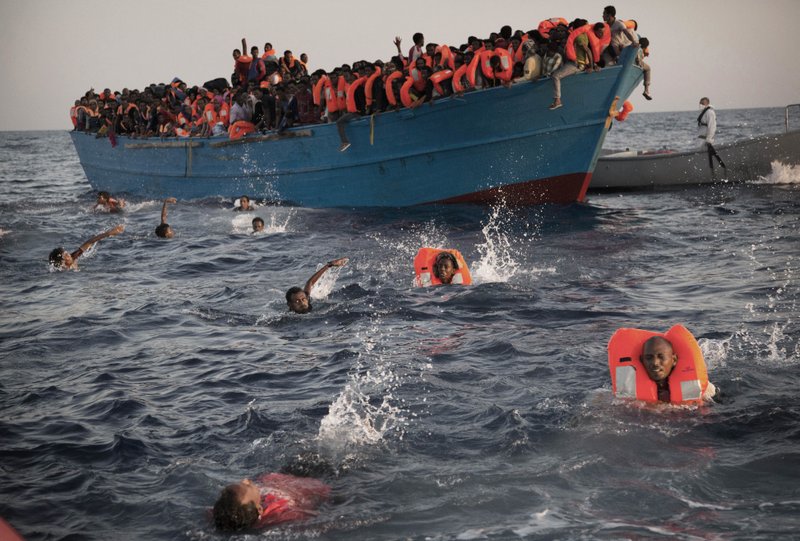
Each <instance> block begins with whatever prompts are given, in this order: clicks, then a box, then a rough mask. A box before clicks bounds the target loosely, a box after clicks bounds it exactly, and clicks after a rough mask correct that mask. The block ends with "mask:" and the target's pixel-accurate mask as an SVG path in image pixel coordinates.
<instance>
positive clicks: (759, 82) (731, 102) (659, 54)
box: [0, 0, 800, 130]
mask: <svg viewBox="0 0 800 541" xmlns="http://www.w3.org/2000/svg"><path fill="white" fill-rule="evenodd" d="M606 1H607V0H603V1H599V2H589V1H587V0H576V1H563V0H562V1H561V2H539V1H535V0H504V1H500V2H497V1H493V2H486V1H476V0H459V1H450V0H438V1H431V0H428V1H425V2H417V1H414V0H409V1H403V2H386V1H384V0H372V1H362V0H342V1H339V2H330V1H328V2H322V1H319V0H307V1H304V0H299V1H285V2H284V1H280V0H278V1H268V0H259V1H250V0H238V1H232V2H226V1H221V0H216V1H206V0H194V1H191V2H185V1H176V0H166V1H164V0H159V1H154V0H133V1H131V0H127V1H118V0H102V1H98V0H0V55H2V74H3V79H2V80H3V84H2V86H0V130H23V129H68V128H69V129H71V127H72V126H71V123H70V121H69V116H68V111H69V107H70V106H71V105H72V103H73V102H74V100H75V99H76V98H78V97H80V95H82V94H83V93H84V92H85V91H86V90H88V89H89V88H90V87H94V88H95V89H96V90H97V91H101V90H102V89H103V88H105V87H109V88H111V89H112V90H121V89H122V88H124V87H128V88H139V89H141V88H144V87H145V86H147V85H148V84H149V83H153V82H168V81H170V80H171V79H172V78H173V77H175V76H178V77H180V78H181V79H183V80H184V81H186V82H187V83H189V84H202V83H203V82H204V81H207V80H209V79H213V78H216V77H220V76H221V77H226V78H227V77H229V76H230V73H231V71H232V67H233V60H232V58H231V51H232V50H233V49H234V48H238V47H240V46H241V38H242V37H245V38H247V43H248V46H251V45H257V46H258V47H259V50H263V47H264V42H266V41H269V42H271V43H272V44H273V45H274V46H275V49H277V50H278V51H279V52H283V50H285V49H291V50H292V51H293V52H294V53H295V55H296V56H299V54H300V53H302V52H305V53H307V54H308V56H309V64H310V66H309V67H310V68H311V69H312V70H313V69H316V68H320V67H322V68H326V69H330V68H332V67H334V66H337V65H340V64H342V63H352V62H353V61H354V60H359V59H368V60H375V59H378V58H381V59H384V60H387V59H389V58H390V57H391V56H392V54H393V53H394V46H393V45H392V39H393V38H394V36H395V35H399V36H401V37H402V38H403V50H404V52H407V51H408V48H409V47H410V46H411V36H412V34H413V33H414V32H418V31H419V32H422V33H424V34H425V38H426V40H427V41H432V42H436V43H446V44H448V45H454V46H458V45H460V44H461V43H463V42H464V41H466V37H467V36H468V35H470V34H474V35H476V36H479V37H486V36H488V35H489V33H490V32H492V31H497V30H499V29H500V27H501V26H503V25H504V24H508V25H511V26H512V27H513V28H514V29H515V30H516V29H522V30H530V29H531V28H535V27H536V26H537V25H538V23H539V21H540V20H542V19H545V18H548V17H564V18H566V19H568V20H572V19H574V18H575V17H582V18H585V19H588V20H589V21H591V22H595V21H599V20H601V15H602V11H603V7H604V6H605V5H606ZM556 5H559V6H561V7H559V8H556V7H555V6H556ZM614 5H615V6H616V8H617V14H618V16H619V17H620V18H623V19H625V18H633V19H636V20H637V21H638V22H639V32H640V34H641V35H642V36H646V37H648V38H649V39H650V44H651V45H650V53H651V54H650V57H649V63H650V65H651V67H652V70H653V84H652V89H651V92H652V94H653V96H654V100H653V101H651V102H646V101H645V100H644V98H642V97H641V89H640V90H638V91H637V92H636V93H635V94H634V98H633V100H632V101H633V104H634V106H635V111H636V112H647V111H653V112H654V111H674V110H689V109H696V107H697V102H698V100H699V98H700V97H701V96H703V95H708V96H709V97H710V98H711V101H712V103H713V104H714V105H715V106H716V107H717V108H736V107H766V106H783V105H786V104H789V103H796V102H800V56H799V55H798V53H797V51H795V50H794V49H795V48H797V46H798V45H797V39H796V36H797V24H798V23H799V22H800V0H763V1H759V2H755V1H743V0H729V1H723V0H705V1H704V0H692V1H689V0H671V1H665V0H658V1H655V0H652V1H651V0H638V1H636V2H633V1H630V0H626V1H625V2H618V3H615V4H614ZM390 6H391V7H390ZM334 10H338V13H335V12H334Z"/></svg>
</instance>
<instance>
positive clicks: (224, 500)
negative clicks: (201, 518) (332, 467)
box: [212, 473, 331, 532]
mask: <svg viewBox="0 0 800 541" xmlns="http://www.w3.org/2000/svg"><path fill="white" fill-rule="evenodd" d="M330 491H331V487H330V486H329V485H327V484H325V483H323V482H322V481H320V480H319V479H314V478H311V477H298V476H296V475H290V474H286V473H269V474H266V475H263V476H261V477H259V478H258V479H256V480H255V481H251V480H250V479H243V480H241V481H240V482H238V483H233V484H230V485H228V486H226V487H225V488H223V489H222V492H220V495H219V497H218V498H217V501H216V502H215V503H214V508H213V511H212V516H213V520H214V525H215V526H216V527H217V528H218V529H219V530H222V531H226V532H237V531H242V530H248V529H257V528H266V527H268V526H274V525H276V524H281V523H284V522H291V521H298V520H305V519H308V518H311V517H313V516H315V515H316V514H317V509H318V508H319V506H320V505H321V504H322V503H324V502H325V501H327V500H328V497H329V495H330Z"/></svg>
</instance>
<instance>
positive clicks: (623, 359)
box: [608, 325, 708, 404]
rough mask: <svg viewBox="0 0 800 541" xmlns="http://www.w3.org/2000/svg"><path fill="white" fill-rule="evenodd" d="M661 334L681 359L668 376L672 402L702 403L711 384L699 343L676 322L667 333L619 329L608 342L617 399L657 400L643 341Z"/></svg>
mask: <svg viewBox="0 0 800 541" xmlns="http://www.w3.org/2000/svg"><path fill="white" fill-rule="evenodd" d="M653 336H661V337H663V338H666V339H667V340H669V342H670V343H671V344H672V351H673V352H674V353H675V355H677V357H678V362H677V363H676V364H675V367H674V368H673V369H672V372H671V373H670V375H669V377H668V381H669V401H670V403H672V404H702V402H703V400H702V397H703V393H704V392H705V390H706V388H707V387H708V373H707V370H706V364H705V361H704V360H703V353H702V352H701V351H700V346H699V345H698V344H697V341H696V340H695V339H694V336H692V333H690V332H689V331H688V330H687V329H686V327H684V326H683V325H675V326H673V327H672V328H670V329H669V330H668V331H667V332H665V333H657V332H651V331H645V330H642V329H626V328H623V329H619V330H617V332H615V333H614V335H613V336H612V337H611V340H609V342H608V368H609V371H610V372H611V387H612V389H613V391H614V395H615V396H616V397H617V398H634V399H636V400H644V401H645V402H658V388H657V386H656V382H655V381H653V380H652V379H650V376H648V375H647V370H645V368H644V365H643V364H642V362H641V360H640V356H641V354H642V348H643V346H644V343H645V342H646V341H647V340H649V339H650V338H652V337H653Z"/></svg>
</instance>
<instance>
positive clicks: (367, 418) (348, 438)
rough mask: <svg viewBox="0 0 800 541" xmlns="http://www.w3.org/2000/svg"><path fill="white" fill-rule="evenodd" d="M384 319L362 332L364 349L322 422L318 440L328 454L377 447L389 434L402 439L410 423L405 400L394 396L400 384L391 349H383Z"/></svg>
mask: <svg viewBox="0 0 800 541" xmlns="http://www.w3.org/2000/svg"><path fill="white" fill-rule="evenodd" d="M382 328H383V325H382V322H381V319H380V317H376V318H375V319H374V320H373V321H372V322H371V323H370V325H369V328H368V329H367V330H365V332H363V333H359V334H361V335H362V336H363V340H362V344H363V351H362V352H361V353H359V356H358V361H357V362H356V363H355V366H354V367H353V369H352V370H351V373H350V375H349V377H348V380H347V383H346V384H345V386H344V388H343V389H342V392H341V393H339V396H337V397H336V399H335V400H334V401H333V403H331V405H330V408H329V409H328V414H327V415H326V416H325V417H324V418H323V419H322V421H321V422H320V427H319V433H318V434H317V441H318V443H319V445H320V447H321V448H324V449H326V450H327V451H328V452H329V454H331V455H333V456H336V455H343V454H348V453H352V452H354V451H355V452H357V451H358V450H359V449H360V448H363V447H366V446H375V445H378V444H380V443H382V442H384V441H385V439H386V437H387V436H389V435H395V436H396V437H398V438H399V439H402V438H403V435H404V434H405V426H406V425H407V424H408V418H407V416H406V412H405V411H404V409H403V408H402V406H401V404H402V400H400V399H398V398H397V397H395V394H394V393H395V390H396V389H397V388H398V386H399V385H400V383H401V377H400V376H399V375H398V368H397V367H396V365H395V364H394V363H393V362H392V360H391V359H390V355H391V354H390V353H389V352H386V353H384V352H382V351H381V347H380V342H381V340H382Z"/></svg>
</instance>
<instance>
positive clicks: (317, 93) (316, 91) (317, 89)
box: [311, 75, 328, 106]
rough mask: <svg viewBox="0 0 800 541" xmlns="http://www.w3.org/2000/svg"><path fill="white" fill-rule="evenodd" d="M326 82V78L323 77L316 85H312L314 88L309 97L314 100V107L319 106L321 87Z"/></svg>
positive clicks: (325, 76)
mask: <svg viewBox="0 0 800 541" xmlns="http://www.w3.org/2000/svg"><path fill="white" fill-rule="evenodd" d="M326 80H328V76H327V75H323V76H322V77H320V78H319V80H318V81H317V82H316V83H314V88H313V89H312V91H311V97H312V99H313V100H314V105H316V106H319V104H320V99H322V98H321V96H322V87H323V86H324V85H325V81H326Z"/></svg>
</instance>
